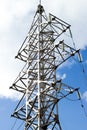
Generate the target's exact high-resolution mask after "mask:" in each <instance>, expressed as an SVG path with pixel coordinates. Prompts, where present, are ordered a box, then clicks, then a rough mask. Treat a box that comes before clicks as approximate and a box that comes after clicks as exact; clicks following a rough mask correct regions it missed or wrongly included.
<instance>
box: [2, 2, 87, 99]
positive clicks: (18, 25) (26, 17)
mask: <svg viewBox="0 0 87 130" xmlns="http://www.w3.org/2000/svg"><path fill="white" fill-rule="evenodd" d="M38 1H39V0H37V1H36V0H33V1H32V0H0V96H1V97H7V98H12V97H13V95H14V94H13V92H10V91H11V90H9V86H11V83H12V82H13V81H14V79H15V78H16V76H17V74H18V72H20V68H21V67H19V66H18V65H19V64H20V62H18V61H15V60H14V56H15V55H16V54H17V51H18V49H19V47H20V46H21V44H22V42H23V39H24V36H25V35H26V34H27V32H28V29H29V26H30V24H31V22H32V19H33V16H34V11H36V9H37V4H38ZM42 4H43V6H44V8H45V11H47V13H48V12H51V13H53V14H54V15H56V16H57V17H60V18H61V19H64V20H65V21H66V22H69V23H70V24H71V25H72V30H73V34H74V39H75V41H76V43H77V44H76V46H77V47H78V48H84V47H85V46H86V45H87V36H86V34H87V29H86V28H87V17H86V15H87V0H55V2H54V1H51V2H50V1H49V0H45V1H42ZM28 25H29V26H28ZM17 62H18V63H17ZM21 66H22V65H21ZM60 77H62V78H63V79H64V78H66V74H63V75H60Z"/></svg>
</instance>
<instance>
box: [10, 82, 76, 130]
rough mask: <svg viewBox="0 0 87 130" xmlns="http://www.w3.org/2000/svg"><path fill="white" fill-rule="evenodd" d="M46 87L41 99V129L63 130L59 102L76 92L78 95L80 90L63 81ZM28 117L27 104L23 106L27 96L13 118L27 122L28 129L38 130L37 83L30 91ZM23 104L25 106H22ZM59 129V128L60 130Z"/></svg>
mask: <svg viewBox="0 0 87 130" xmlns="http://www.w3.org/2000/svg"><path fill="white" fill-rule="evenodd" d="M43 85H44V86H45V88H44V89H42V92H41V95H40V98H41V109H40V111H41V115H40V120H41V129H42V130H45V129H53V130H56V129H57V130H61V126H60V122H59V118H58V110H57V104H58V102H59V101H60V100H61V99H63V98H65V97H67V96H68V95H70V94H72V93H74V92H76V94H77V93H78V88H76V89H74V88H72V87H70V86H68V85H66V84H64V83H62V82H61V80H59V81H56V82H55V83H54V82H53V83H51V84H48V83H43ZM28 94H29V96H28V115H27V119H26V104H25V103H24V104H23V100H25V96H26V95H25V94H24V95H23V97H22V98H21V100H20V102H19V103H18V105H17V107H16V108H15V111H14V113H13V115H12V116H14V117H15V118H19V119H21V120H24V121H26V120H27V126H26V127H27V129H29V130H32V129H36V130H37V129H38V126H37V122H38V120H37V119H38V87H37V83H36V84H35V85H34V87H32V88H29V89H28ZM22 104H23V105H22ZM58 127H59V128H58Z"/></svg>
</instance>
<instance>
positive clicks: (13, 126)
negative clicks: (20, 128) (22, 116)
mask: <svg viewBox="0 0 87 130" xmlns="http://www.w3.org/2000/svg"><path fill="white" fill-rule="evenodd" d="M16 123H17V119H15V122H14V124H13V126H12V128H11V130H13V129H14V127H15V125H16Z"/></svg>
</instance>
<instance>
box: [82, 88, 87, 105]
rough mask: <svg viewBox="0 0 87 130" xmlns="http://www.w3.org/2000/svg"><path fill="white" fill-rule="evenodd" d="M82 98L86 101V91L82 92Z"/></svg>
mask: <svg viewBox="0 0 87 130" xmlns="http://www.w3.org/2000/svg"><path fill="white" fill-rule="evenodd" d="M82 98H83V99H84V100H85V101H86V102H87V91H86V92H84V93H83V95H82Z"/></svg>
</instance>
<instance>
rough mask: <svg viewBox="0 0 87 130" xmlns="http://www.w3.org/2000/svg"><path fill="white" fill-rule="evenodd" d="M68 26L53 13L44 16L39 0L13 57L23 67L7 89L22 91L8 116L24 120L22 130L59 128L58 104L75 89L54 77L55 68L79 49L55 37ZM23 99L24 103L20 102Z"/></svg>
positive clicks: (55, 73)
mask: <svg viewBox="0 0 87 130" xmlns="http://www.w3.org/2000/svg"><path fill="white" fill-rule="evenodd" d="M67 31H68V32H70V25H69V24H68V23H66V22H64V21H63V20H61V19H59V18H57V17H56V16H54V15H52V14H49V16H48V17H47V16H46V14H45V10H44V8H43V6H42V5H41V3H40V4H39V5H38V8H37V10H36V13H35V16H34V19H33V22H32V25H31V28H30V30H29V32H28V35H27V36H26V38H25V40H24V42H23V44H22V46H21V47H20V49H19V51H18V54H17V56H16V58H18V59H20V60H22V61H23V62H25V66H24V67H23V69H22V70H21V72H20V73H19V75H18V77H17V78H16V80H15V81H14V83H13V84H12V86H11V87H10V88H12V89H14V90H16V91H18V92H20V93H22V94H23V96H22V98H21V100H20V101H19V103H18V105H17V107H16V108H15V110H14V112H13V114H12V116H14V117H15V118H18V119H21V120H23V121H25V128H24V130H62V128H61V124H60V120H59V115H58V103H59V101H60V100H61V99H63V98H65V97H66V96H68V95H70V94H72V93H74V92H78V88H76V89H74V88H72V87H70V86H68V85H66V84H64V83H62V80H60V79H59V80H58V79H57V77H56V75H57V72H56V71H57V68H58V67H59V66H60V65H61V64H63V63H64V62H65V61H66V60H68V59H69V58H71V57H72V56H74V55H75V54H76V53H78V52H79V51H78V50H76V49H74V47H71V46H69V45H67V44H66V43H65V41H64V39H62V40H61V41H59V40H58V39H59V37H60V36H61V35H62V34H63V33H65V32H67ZM23 100H24V104H21V102H22V101H23Z"/></svg>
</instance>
